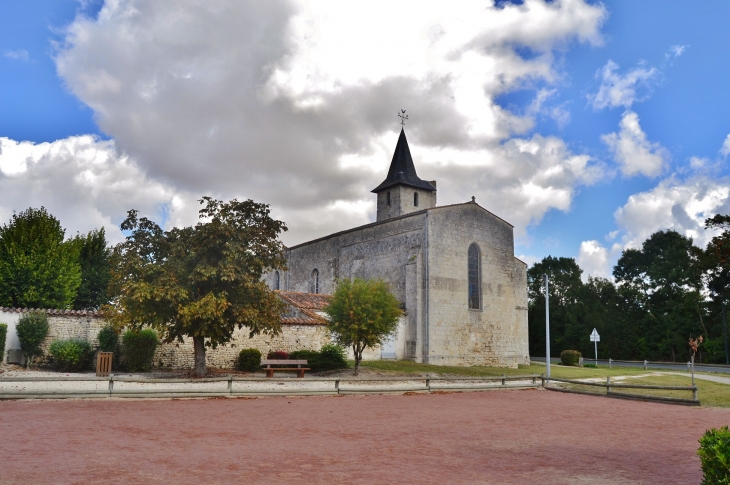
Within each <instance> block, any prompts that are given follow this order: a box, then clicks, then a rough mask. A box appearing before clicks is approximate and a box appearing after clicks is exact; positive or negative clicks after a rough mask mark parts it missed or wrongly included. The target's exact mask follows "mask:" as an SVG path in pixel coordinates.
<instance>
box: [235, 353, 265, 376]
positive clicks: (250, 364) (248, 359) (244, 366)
mask: <svg viewBox="0 0 730 485" xmlns="http://www.w3.org/2000/svg"><path fill="white" fill-rule="evenodd" d="M260 368H261V352H260V351H259V350H258V349H243V350H241V352H240V353H239V354H238V370H242V371H244V372H256V371H257V370H259V369H260Z"/></svg>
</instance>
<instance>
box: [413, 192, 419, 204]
mask: <svg viewBox="0 0 730 485" xmlns="http://www.w3.org/2000/svg"><path fill="white" fill-rule="evenodd" d="M413 207H418V192H413Z"/></svg>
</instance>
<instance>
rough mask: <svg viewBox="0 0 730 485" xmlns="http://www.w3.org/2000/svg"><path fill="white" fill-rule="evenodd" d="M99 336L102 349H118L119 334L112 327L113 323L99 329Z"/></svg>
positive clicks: (105, 350)
mask: <svg viewBox="0 0 730 485" xmlns="http://www.w3.org/2000/svg"><path fill="white" fill-rule="evenodd" d="M97 338H98V340H99V350H100V351H102V352H114V351H115V350H116V349H117V341H118V340H119V336H118V335H117V332H115V331H114V329H113V328H112V327H111V325H107V326H106V327H104V328H102V329H101V330H99V336H98V337H97Z"/></svg>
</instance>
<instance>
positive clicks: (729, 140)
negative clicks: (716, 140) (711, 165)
mask: <svg viewBox="0 0 730 485" xmlns="http://www.w3.org/2000/svg"><path fill="white" fill-rule="evenodd" d="M720 154H721V155H722V156H723V157H727V156H728V155H730V135H728V136H727V137H726V138H725V141H724V142H722V148H720Z"/></svg>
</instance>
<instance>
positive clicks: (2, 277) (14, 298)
mask: <svg viewBox="0 0 730 485" xmlns="http://www.w3.org/2000/svg"><path fill="white" fill-rule="evenodd" d="M64 233H65V231H64V229H63V228H62V227H61V223H60V222H59V221H58V219H56V218H55V217H53V216H52V215H50V214H49V213H48V212H47V211H46V209H45V208H43V207H41V208H40V209H33V208H29V209H27V210H25V211H23V212H21V213H19V214H13V216H12V219H11V220H10V223H9V224H5V225H3V226H2V227H1V228H0V305H3V306H13V307H19V308H68V307H70V306H71V304H72V302H73V301H74V298H75V297H76V290H77V289H78V287H79V284H80V283H81V268H80V266H79V263H78V246H77V245H76V244H74V243H72V242H69V241H64Z"/></svg>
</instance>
